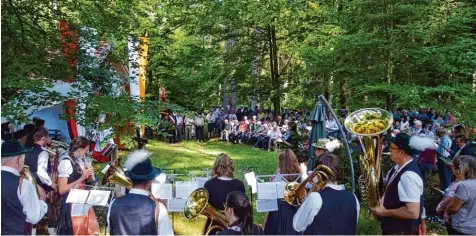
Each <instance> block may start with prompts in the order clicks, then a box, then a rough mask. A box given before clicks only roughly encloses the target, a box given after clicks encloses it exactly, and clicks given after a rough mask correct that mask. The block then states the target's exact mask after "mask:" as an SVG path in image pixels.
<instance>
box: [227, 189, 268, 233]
mask: <svg viewBox="0 0 476 236" xmlns="http://www.w3.org/2000/svg"><path fill="white" fill-rule="evenodd" d="M224 205H225V216H226V219H227V220H228V225H229V227H228V229H226V230H224V231H221V232H219V233H218V234H219V235H263V233H264V232H263V228H261V226H259V225H257V224H254V223H253V210H252V209H251V203H250V201H249V200H248V197H247V196H246V195H245V193H244V192H239V191H236V192H231V193H229V194H228V197H227V198H226V203H225V204H224Z"/></svg>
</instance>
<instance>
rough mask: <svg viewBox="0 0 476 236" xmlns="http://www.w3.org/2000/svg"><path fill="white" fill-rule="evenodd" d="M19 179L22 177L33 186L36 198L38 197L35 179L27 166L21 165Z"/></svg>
mask: <svg viewBox="0 0 476 236" xmlns="http://www.w3.org/2000/svg"><path fill="white" fill-rule="evenodd" d="M20 177H23V178H24V179H27V180H29V181H30V182H31V183H32V184H33V185H35V188H36V196H38V197H40V193H39V192H38V188H37V183H36V178H35V176H33V174H32V173H31V171H30V167H29V166H27V165H23V169H22V170H21V172H20Z"/></svg>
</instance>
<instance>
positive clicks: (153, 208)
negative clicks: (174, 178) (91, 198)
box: [107, 150, 174, 235]
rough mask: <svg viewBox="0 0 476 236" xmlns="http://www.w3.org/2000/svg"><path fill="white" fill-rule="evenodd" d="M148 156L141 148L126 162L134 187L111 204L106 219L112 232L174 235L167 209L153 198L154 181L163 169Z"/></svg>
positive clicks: (112, 233)
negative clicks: (154, 164) (154, 165)
mask: <svg viewBox="0 0 476 236" xmlns="http://www.w3.org/2000/svg"><path fill="white" fill-rule="evenodd" d="M149 155H150V153H149V152H146V151H144V150H138V151H135V152H133V153H131V154H130V155H129V157H128V159H127V161H126V168H127V171H126V175H127V177H129V178H130V179H131V181H132V189H131V190H130V191H129V193H128V194H126V195H124V196H122V197H119V198H116V199H115V200H114V201H112V202H111V204H110V207H109V210H108V215H107V220H108V225H109V229H110V234H111V235H118V234H120V235H174V231H173V229H172V226H171V224H170V219H169V216H168V213H167V208H165V206H164V205H163V204H162V203H160V202H159V201H157V200H155V199H151V197H150V188H151V186H152V182H153V180H154V179H155V178H156V177H157V176H159V175H160V173H161V171H160V169H158V168H156V167H153V166H152V163H151V161H150V159H149Z"/></svg>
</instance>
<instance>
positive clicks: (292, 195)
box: [284, 165, 335, 206]
mask: <svg viewBox="0 0 476 236" xmlns="http://www.w3.org/2000/svg"><path fill="white" fill-rule="evenodd" d="M334 175H335V174H334V171H332V170H331V168H329V167H327V166H325V165H318V166H317V167H316V169H315V170H314V171H313V172H312V173H311V174H310V175H309V177H307V179H305V180H304V181H302V182H301V183H298V182H290V183H287V184H286V185H285V186H284V200H285V201H286V202H287V203H289V204H290V205H293V206H300V205H301V204H302V203H303V202H304V200H305V199H306V196H307V192H306V189H305V188H304V187H305V186H306V184H307V183H308V182H311V183H312V184H313V185H314V186H315V187H316V189H317V191H321V190H322V189H323V188H324V187H325V186H326V184H327V183H328V182H329V180H331V179H332V177H333V176H334ZM316 176H317V177H318V182H316V183H314V182H312V181H314V180H313V179H314V177H316Z"/></svg>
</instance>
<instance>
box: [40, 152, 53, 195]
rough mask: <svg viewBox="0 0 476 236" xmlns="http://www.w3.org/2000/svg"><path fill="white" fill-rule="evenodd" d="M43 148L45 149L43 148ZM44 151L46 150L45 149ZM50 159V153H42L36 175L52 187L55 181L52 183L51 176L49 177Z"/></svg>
mask: <svg viewBox="0 0 476 236" xmlns="http://www.w3.org/2000/svg"><path fill="white" fill-rule="evenodd" d="M42 148H43V147H42ZM43 149H44V148H43ZM49 159H50V154H49V153H48V151H42V152H41V153H40V155H39V156H38V162H37V165H38V169H37V171H36V175H38V178H39V179H40V181H41V182H42V183H44V184H46V185H48V186H51V184H52V183H53V181H51V178H50V176H49V175H48V160H49Z"/></svg>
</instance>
